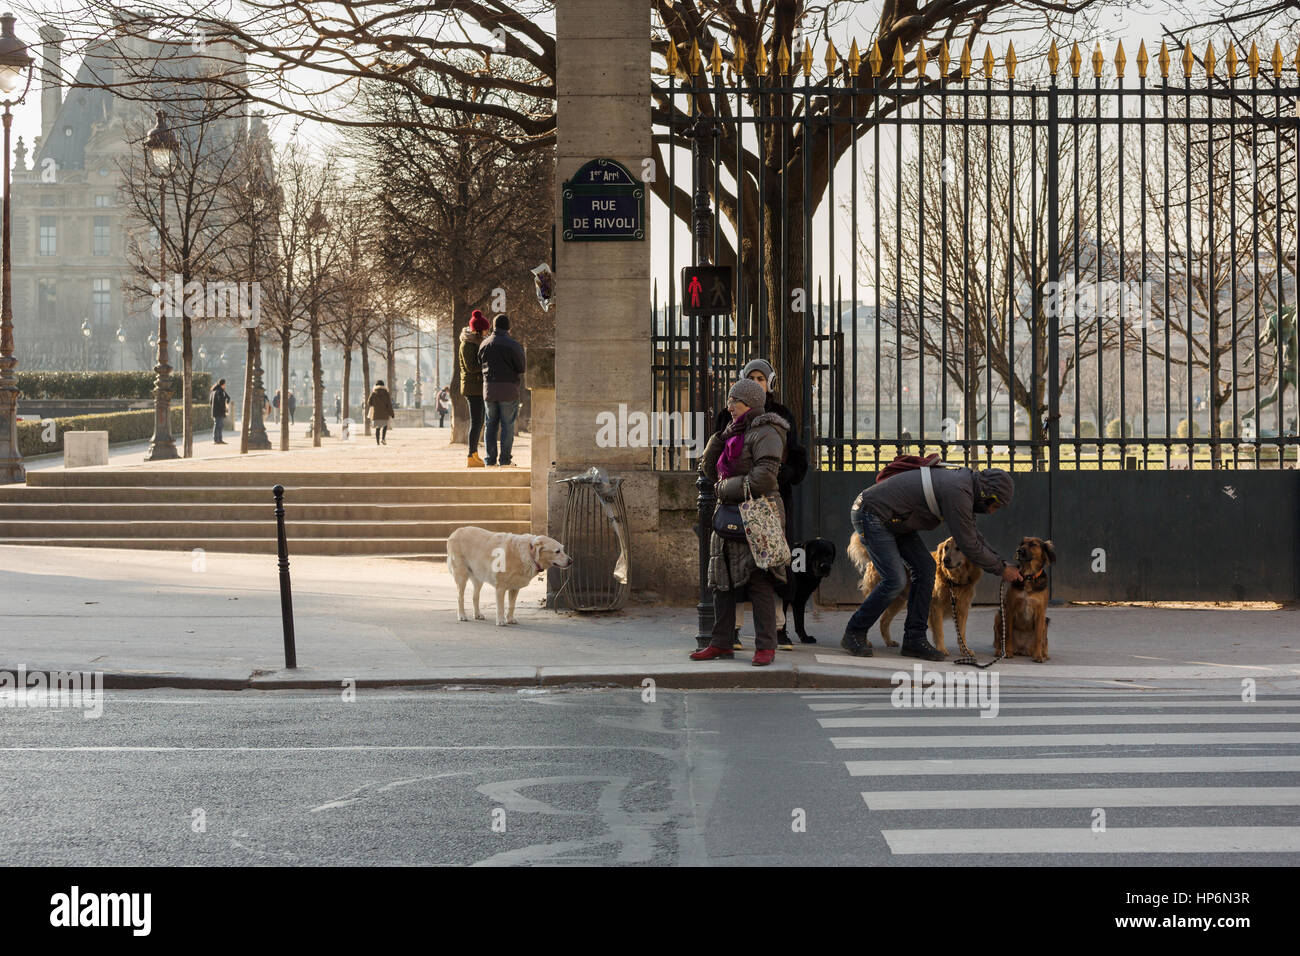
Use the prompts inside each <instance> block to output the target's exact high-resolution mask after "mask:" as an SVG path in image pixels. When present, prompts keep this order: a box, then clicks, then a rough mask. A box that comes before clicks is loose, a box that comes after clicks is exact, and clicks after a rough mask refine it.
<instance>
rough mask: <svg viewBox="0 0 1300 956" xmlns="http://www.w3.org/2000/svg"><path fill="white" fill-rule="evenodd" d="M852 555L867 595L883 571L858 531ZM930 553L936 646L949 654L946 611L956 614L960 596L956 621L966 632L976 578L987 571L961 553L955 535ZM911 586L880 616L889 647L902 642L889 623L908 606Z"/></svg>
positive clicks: (861, 584)
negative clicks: (873, 561)
mask: <svg viewBox="0 0 1300 956" xmlns="http://www.w3.org/2000/svg"><path fill="white" fill-rule="evenodd" d="M848 555H849V560H851V561H852V562H853V565H854V567H856V568H857V569H858V570H859V571H860V572H862V580H861V581H860V582H859V584H858V589H859V590H860V591H861V592H862V596H863V597H866V596H867V595H868V594H870V593H871V589H872V588H874V587H875V586H876V585H877V584H878V583H879V582H880V575H879V574H877V573H876V569H875V568H874V567H873V566H872V564H871V558H870V556H869V555H868V554H867V547H866V545H864V544H863V543H862V539H861V538H860V537H859V536H858V533H857V532H856V531H855V532H854V533H853V537H852V538H851V539H850V540H849V549H848ZM930 557H932V558H934V593H933V594H932V595H931V596H930V633H932V634H933V635H934V646H935V647H936V648H938V649H939V650H940V651H941V652H942V653H944V654H947V653H948V648H947V647H946V646H945V645H944V642H943V618H944V615H945V614H946V615H948V616H949V617H951V616H952V601H953V598H956V599H957V620H956V621H955V622H954V624H955V626H956V627H957V630H958V632H959V633H961V634H965V633H966V618H967V617H969V616H970V602H971V598H972V597H973V596H974V594H975V582H976V581H978V580H979V579H980V575H982V574H983V573H984V572H983V571H981V570H980V569H979V567H978V566H977V565H975V564H972V563H971V561H970V559H969V558H967V557H966V555H964V554H962V553H961V550H960V549H959V548H958V547H957V543H956V542H955V541H953V539H952V538H947V539H945V540H944V541H943V542H941V543H940V545H939V547H937V548H935V549H934V551H933V552H932V553H931V555H930ZM911 589H912V584H911V582H910V581H909V582H907V583H906V584H904V585H903V593H902V594H900V595H899V596H898V597H896V598H894V600H893V601H892V602H891V603H890V605H889V607H887V608H886V609H885V613H884V614H882V615H881V616H880V635H881V637H883V638H884V639H885V645H886V646H887V647H897V646H898V642H897V641H895V640H893V639H892V638H891V637H890V636H889V623H890V621H892V620H893V619H894V618H895V616H897V615H898V613H899V612H900V611H903V610H906V608H907V595H908V592H910V591H911Z"/></svg>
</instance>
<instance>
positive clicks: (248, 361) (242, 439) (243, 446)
mask: <svg viewBox="0 0 1300 956" xmlns="http://www.w3.org/2000/svg"><path fill="white" fill-rule="evenodd" d="M245 331H246V332H247V333H248V351H247V353H246V354H245V357H244V401H243V406H244V413H243V414H244V420H243V421H242V422H241V423H240V429H239V453H240V454H241V455H247V454H248V428H249V424H250V423H251V422H252V420H253V365H254V363H255V362H256V359H257V353H256V348H257V345H256V341H257V340H256V338H255V336H256V334H257V330H256V329H246V330H245Z"/></svg>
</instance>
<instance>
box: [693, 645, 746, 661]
mask: <svg viewBox="0 0 1300 956" xmlns="http://www.w3.org/2000/svg"><path fill="white" fill-rule="evenodd" d="M735 656H736V653H735V651H724V650H723V649H722V648H720V647H714V646H713V645H712V644H710V645H709V646H708V647H706V648H703V649H702V650H698V651H696V652H695V653H694V654H692V655H691V660H693V661H711V660H714V659H716V658H723V659H725V660H730V659H731V658H733V657H735Z"/></svg>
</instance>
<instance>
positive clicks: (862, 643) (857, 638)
mask: <svg viewBox="0 0 1300 956" xmlns="http://www.w3.org/2000/svg"><path fill="white" fill-rule="evenodd" d="M840 647H842V648H844V649H845V650H846V651H848V652H849V653H850V654H852V655H853V656H854V657H870V656H871V642H870V641H869V640H867V635H866V634H865V633H863V632H862V631H845V632H844V636H843V637H842V638H840Z"/></svg>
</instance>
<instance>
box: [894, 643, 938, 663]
mask: <svg viewBox="0 0 1300 956" xmlns="http://www.w3.org/2000/svg"><path fill="white" fill-rule="evenodd" d="M899 653H900V654H902V655H903V656H904V657H919V658H921V660H923V661H942V660H946V659H947V655H946V654H944V653H943V652H942V651H940V650H939V649H938V648H937V647H935V646H934V645H933V644H931V643H930V642H929V641H927V640H926V639H925V638H921V639H920V640H919V641H909V640H907V639H906V638H904V639H903V649H902V650H901V651H899Z"/></svg>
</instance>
